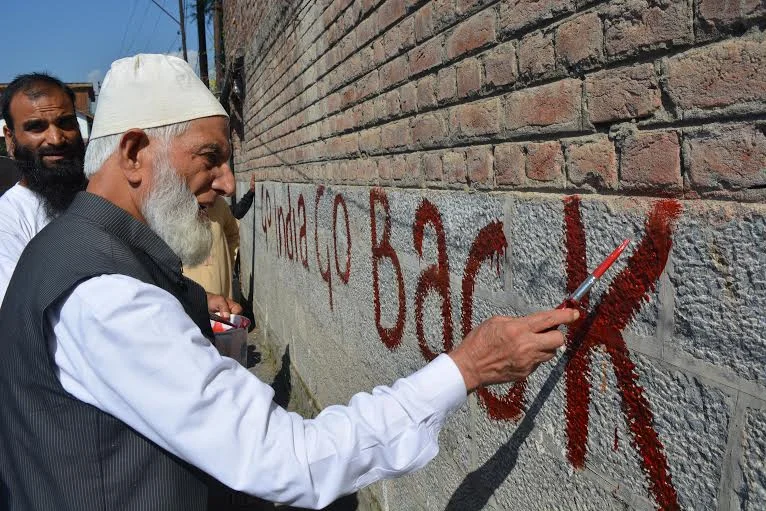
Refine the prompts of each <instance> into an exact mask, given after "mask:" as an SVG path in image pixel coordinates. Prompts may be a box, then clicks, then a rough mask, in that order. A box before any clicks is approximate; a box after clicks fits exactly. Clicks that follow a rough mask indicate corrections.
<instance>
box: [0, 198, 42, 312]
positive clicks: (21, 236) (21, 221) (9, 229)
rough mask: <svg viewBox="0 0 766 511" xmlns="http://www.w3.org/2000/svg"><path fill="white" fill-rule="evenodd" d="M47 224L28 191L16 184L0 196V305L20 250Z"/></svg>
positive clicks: (38, 199) (39, 206)
mask: <svg viewBox="0 0 766 511" xmlns="http://www.w3.org/2000/svg"><path fill="white" fill-rule="evenodd" d="M48 222H50V219H49V218H48V215H46V214H45V208H44V207H43V201H42V199H41V198H40V197H39V196H38V195H37V194H36V193H34V192H33V191H32V190H30V189H29V188H26V187H24V186H21V185H20V184H18V183H16V184H15V185H14V186H12V187H11V188H9V189H8V190H7V191H6V192H5V193H4V194H3V196H2V197H0V304H2V303H3V298H4V297H5V291H6V290H7V289H8V283H9V282H10V280H11V276H12V275H13V270H14V268H16V263H18V262H19V257H21V253H22V252H23V251H24V247H26V246H27V243H29V240H31V239H32V238H33V237H34V236H35V234H37V233H38V232H40V231H41V230H42V228H43V227H45V226H46V225H48Z"/></svg>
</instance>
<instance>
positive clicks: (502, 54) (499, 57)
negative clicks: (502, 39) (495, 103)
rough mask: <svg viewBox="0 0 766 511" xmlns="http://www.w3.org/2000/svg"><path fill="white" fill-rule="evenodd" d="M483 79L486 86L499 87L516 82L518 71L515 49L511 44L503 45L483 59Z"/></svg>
mask: <svg viewBox="0 0 766 511" xmlns="http://www.w3.org/2000/svg"><path fill="white" fill-rule="evenodd" d="M482 60H483V62H484V77H485V80H486V83H487V85H489V86H492V87H499V86H501V85H509V84H512V83H514V82H515V81H516V77H517V76H518V70H517V65H516V47H515V46H514V44H513V42H508V43H503V44H500V45H498V46H496V47H495V48H493V49H492V50H491V51H489V52H488V53H487V54H485V55H484V57H483V59H482Z"/></svg>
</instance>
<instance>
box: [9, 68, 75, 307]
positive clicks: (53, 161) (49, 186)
mask: <svg viewBox="0 0 766 511" xmlns="http://www.w3.org/2000/svg"><path fill="white" fill-rule="evenodd" d="M74 102H75V95H74V92H73V91H72V89H71V88H69V87H68V86H67V85H66V84H64V83H63V82H61V80H59V79H57V78H54V77H53V76H50V75H47V74H44V73H31V74H25V75H20V76H17V77H16V78H14V80H13V81H12V82H11V83H9V84H8V87H7V88H6V89H5V91H4V92H3V95H2V98H0V109H1V110H2V114H3V119H4V120H5V126H4V127H3V132H4V133H3V135H4V136H5V140H6V145H7V149H8V154H9V156H10V157H11V158H12V159H14V160H15V162H16V165H17V167H18V169H19V171H20V172H21V180H20V181H19V182H18V183H16V185H14V186H13V187H11V188H10V189H9V190H8V191H7V192H5V193H4V194H3V195H2V197H0V303H2V300H3V296H4V295H5V290H6V288H7V287H8V281H9V280H10V278H11V275H12V274H13V269H14V268H15V267H16V263H17V262H18V260H19V256H20V255H21V252H22V251H23V250H24V247H25V246H26V245H27V243H29V240H31V239H32V237H33V236H34V235H35V234H37V233H38V232H40V230H41V229H42V228H43V227H45V225H47V224H48V222H50V221H51V219H53V218H55V217H56V216H58V215H59V214H61V213H62V212H63V211H64V210H65V209H66V208H67V207H68V206H69V204H70V203H71V202H72V199H74V196H75V195H76V194H77V192H79V191H81V190H84V189H85V186H86V185H87V183H88V181H87V179H86V178H85V174H84V173H83V168H82V166H83V157H84V155H85V144H84V142H83V139H82V135H81V134H80V128H79V125H78V123H77V115H76V113H75V106H74Z"/></svg>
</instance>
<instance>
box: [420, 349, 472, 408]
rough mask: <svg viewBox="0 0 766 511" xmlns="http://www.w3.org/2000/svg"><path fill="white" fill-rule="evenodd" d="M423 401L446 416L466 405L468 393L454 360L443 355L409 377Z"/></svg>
mask: <svg viewBox="0 0 766 511" xmlns="http://www.w3.org/2000/svg"><path fill="white" fill-rule="evenodd" d="M407 381H408V382H409V383H410V384H411V385H412V386H413V387H414V388H416V389H418V395H419V396H421V399H423V400H424V401H426V402H427V403H429V404H430V405H431V406H432V407H433V409H434V411H438V412H442V413H444V414H447V413H450V412H452V411H454V410H457V409H458V408H460V407H461V406H463V403H465V401H466V399H467V397H468V392H467V390H466V387H465V382H464V381H463V376H462V375H461V374H460V369H458V367H457V365H456V364H455V362H454V361H453V360H452V358H451V357H450V356H449V355H447V354H446V353H442V354H441V355H439V356H438V357H436V358H435V359H434V360H432V361H431V362H430V363H429V364H428V365H427V366H425V367H423V368H422V369H420V370H419V371H417V372H415V373H413V374H411V375H410V376H408V377H407Z"/></svg>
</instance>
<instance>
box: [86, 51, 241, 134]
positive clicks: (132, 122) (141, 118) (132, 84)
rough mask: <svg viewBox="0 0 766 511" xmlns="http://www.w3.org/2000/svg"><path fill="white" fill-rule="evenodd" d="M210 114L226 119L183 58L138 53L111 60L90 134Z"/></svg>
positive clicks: (124, 130) (180, 120) (111, 132)
mask: <svg viewBox="0 0 766 511" xmlns="http://www.w3.org/2000/svg"><path fill="white" fill-rule="evenodd" d="M215 115H223V116H226V117H228V115H227V114H226V110H224V109H223V107H222V106H221V103H219V102H218V100H217V99H216V98H215V96H213V93H212V92H210V90H209V89H208V88H207V87H205V84H204V83H202V80H200V79H199V78H198V77H197V75H196V74H195V73H194V70H193V69H192V68H191V66H189V64H188V63H187V62H186V61H184V60H182V59H179V58H178V57H172V56H170V55H150V54H140V55H136V56H135V57H127V58H124V59H120V60H116V61H114V62H113V63H112V67H111V69H109V72H108V73H106V76H105V77H104V81H103V83H102V85H101V91H100V92H99V96H98V104H97V105H96V114H95V116H94V118H93V129H92V130H91V135H90V138H91V140H92V139H94V138H99V137H105V136H107V135H116V134H118V133H124V132H126V131H128V130H129V129H132V128H140V129H146V128H156V127H158V126H165V125H168V124H176V123H179V122H185V121H190V120H192V119H201V118H203V117H212V116H215Z"/></svg>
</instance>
